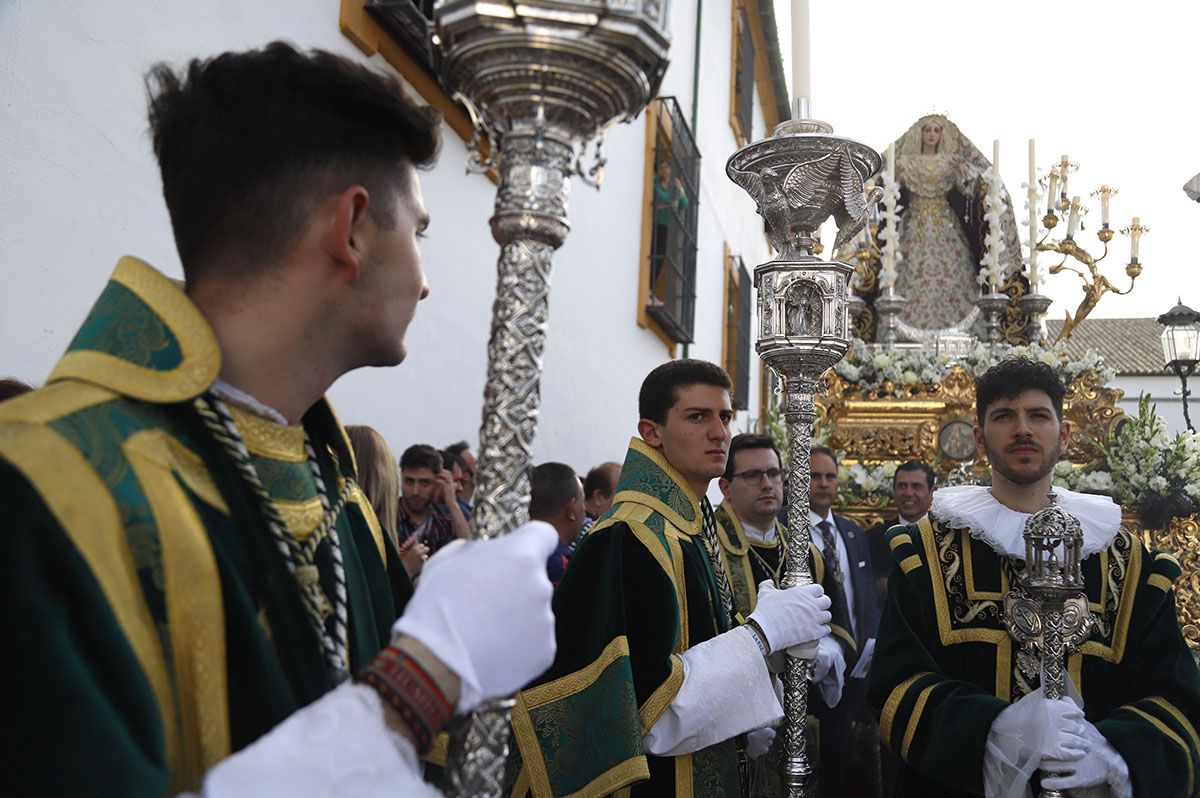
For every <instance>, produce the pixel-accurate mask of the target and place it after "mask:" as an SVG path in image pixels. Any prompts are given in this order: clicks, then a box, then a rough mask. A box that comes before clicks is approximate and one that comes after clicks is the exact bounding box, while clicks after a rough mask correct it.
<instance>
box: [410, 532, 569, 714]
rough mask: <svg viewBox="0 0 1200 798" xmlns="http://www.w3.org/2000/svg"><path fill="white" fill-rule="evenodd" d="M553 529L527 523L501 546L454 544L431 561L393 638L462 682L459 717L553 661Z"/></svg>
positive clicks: (491, 542) (515, 687)
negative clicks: (412, 641)
mask: <svg viewBox="0 0 1200 798" xmlns="http://www.w3.org/2000/svg"><path fill="white" fill-rule="evenodd" d="M557 543H558V534H557V533H556V532H555V531H554V527H552V526H550V525H549V524H547V523H545V522H543V521H529V522H528V523H525V524H522V525H521V526H520V527H519V528H517V529H516V530H515V531H513V532H512V533H510V534H508V535H505V536H504V537H502V538H499V539H497V540H489V541H461V540H460V541H455V542H454V543H451V544H450V545H449V546H446V547H445V548H443V549H442V550H441V551H439V552H438V553H437V556H435V557H430V558H429V561H428V562H427V563H425V568H424V570H423V571H422V572H421V579H420V581H419V582H418V583H417V590H416V592H415V593H414V594H413V597H412V599H410V600H409V602H408V606H407V607H406V608H405V610H404V614H403V615H402V616H400V619H399V620H398V621H396V623H395V625H394V626H392V634H393V635H401V634H404V635H409V636H411V637H414V638H416V639H417V640H419V641H421V642H422V643H424V644H425V646H426V647H427V648H428V649H429V650H430V651H431V652H433V654H434V656H436V657H437V658H438V659H439V660H441V661H442V663H443V664H444V665H445V666H446V667H447V668H449V669H450V670H452V671H453V672H454V673H455V674H456V675H457V676H458V678H459V679H460V681H461V682H462V686H461V693H460V695H459V699H458V707H457V709H458V711H459V712H467V711H470V710H471V709H473V708H475V707H476V706H478V705H479V704H480V703H481V702H482V701H484V700H485V699H489V698H496V697H499V696H507V695H512V694H513V693H515V692H516V691H517V690H518V689H520V688H521V687H524V686H525V685H526V684H528V683H529V682H530V681H531V680H533V679H534V678H535V677H537V676H538V675H540V674H541V673H542V672H543V671H545V670H546V668H548V667H550V663H552V662H553V661H554V615H553V613H551V611H550V596H551V593H552V591H553V588H552V587H551V586H550V579H549V578H548V577H547V576H546V560H547V559H548V558H549V557H550V554H551V553H552V552H553V551H554V547H555V545H557Z"/></svg>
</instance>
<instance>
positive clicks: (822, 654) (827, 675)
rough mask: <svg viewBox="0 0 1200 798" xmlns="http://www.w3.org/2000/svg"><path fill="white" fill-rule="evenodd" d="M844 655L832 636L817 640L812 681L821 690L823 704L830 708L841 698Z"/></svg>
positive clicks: (844, 668) (844, 681) (844, 663)
mask: <svg viewBox="0 0 1200 798" xmlns="http://www.w3.org/2000/svg"><path fill="white" fill-rule="evenodd" d="M845 676H846V657H845V656H844V655H843V654H842V647H841V646H840V645H839V644H838V642H837V641H836V640H834V639H833V638H832V637H822V638H821V639H820V640H818V641H817V658H816V661H815V662H814V663H813V675H812V682H813V684H815V685H817V687H818V688H820V690H821V698H822V699H824V700H825V706H827V707H829V708H830V709H832V708H833V707H836V706H837V705H838V702H839V701H841V700H842V687H844V686H845V684H846V680H845Z"/></svg>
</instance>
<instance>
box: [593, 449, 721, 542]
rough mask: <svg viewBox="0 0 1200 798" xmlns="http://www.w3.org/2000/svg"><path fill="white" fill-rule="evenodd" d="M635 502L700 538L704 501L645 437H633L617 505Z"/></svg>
mask: <svg viewBox="0 0 1200 798" xmlns="http://www.w3.org/2000/svg"><path fill="white" fill-rule="evenodd" d="M618 502H632V503H634V504H641V505H645V506H646V507H649V508H650V509H652V510H654V511H655V512H657V513H660V514H662V515H663V517H665V518H666V519H667V521H669V522H670V523H671V524H672V525H673V526H675V527H676V528H678V529H679V530H681V531H683V532H686V533H687V534H689V535H699V534H700V532H701V525H702V524H703V522H704V520H703V516H702V515H701V513H700V499H699V498H698V497H697V496H696V494H695V493H693V492H692V489H691V487H689V486H688V484H687V480H685V479H684V478H683V475H682V474H680V473H679V472H678V471H676V470H675V467H674V466H672V465H671V464H670V463H668V462H667V459H666V458H665V457H663V456H662V454H661V453H660V452H659V451H658V450H657V449H654V448H653V447H651V446H650V445H649V444H647V443H646V442H645V441H643V440H642V439H641V438H631V439H630V441H629V451H628V452H627V453H626V455H625V463H624V465H622V466H621V479H620V480H619V481H618V482H617V492H616V495H614V496H613V504H616V503H618Z"/></svg>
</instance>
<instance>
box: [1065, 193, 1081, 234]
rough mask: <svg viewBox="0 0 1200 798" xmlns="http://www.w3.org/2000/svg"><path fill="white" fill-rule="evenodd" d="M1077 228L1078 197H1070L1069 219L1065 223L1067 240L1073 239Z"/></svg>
mask: <svg viewBox="0 0 1200 798" xmlns="http://www.w3.org/2000/svg"><path fill="white" fill-rule="evenodd" d="M1078 226H1079V197H1071V219H1070V221H1068V222H1067V238H1074V237H1075V228H1076V227H1078Z"/></svg>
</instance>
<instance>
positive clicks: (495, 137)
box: [433, 0, 669, 798]
mask: <svg viewBox="0 0 1200 798" xmlns="http://www.w3.org/2000/svg"><path fill="white" fill-rule="evenodd" d="M433 14H434V21H435V23H436V25H437V32H438V41H437V44H438V46H439V47H440V48H441V55H442V58H441V67H442V70H443V73H444V74H443V77H444V80H445V83H446V85H447V86H449V87H451V88H452V89H453V90H454V92H455V98H456V99H457V100H459V101H460V102H462V103H463V104H464V105H465V106H466V108H467V109H468V111H469V112H470V113H471V116H472V119H473V121H474V123H475V127H476V133H477V137H478V138H479V139H486V140H487V142H488V143H489V145H490V146H489V147H488V148H487V155H486V156H484V155H482V154H480V153H479V152H478V151H476V153H475V155H474V157H473V162H474V163H475V165H476V166H477V167H479V168H494V169H495V170H496V172H497V173H498V174H499V181H498V183H499V184H498V186H497V190H496V205H495V214H494V215H493V216H492V219H491V228H492V236H493V237H494V238H495V239H496V241H497V243H499V244H500V247H501V252H500V259H499V262H498V263H497V288H496V301H495V304H494V305H493V306H492V330H491V339H490V340H489V342H488V371H487V383H486V385H485V388H484V397H483V398H484V407H483V423H482V426H481V428H480V432H479V449H480V455H479V471H478V478H477V482H476V488H475V502H476V504H475V512H474V514H473V517H472V524H473V533H474V535H475V537H478V538H491V537H495V536H497V535H503V534H505V533H506V532H508V531H509V530H511V529H513V528H514V527H516V526H517V525H518V524H519V523H521V522H522V521H523V520H524V519H525V517H526V515H527V513H528V506H529V469H530V468H531V466H532V451H531V450H532V445H533V439H534V436H535V434H536V432H537V418H538V405H539V404H540V383H541V372H542V352H543V350H544V348H545V343H546V319H547V314H548V307H549V294H550V271H551V265H552V264H551V259H552V256H553V253H554V250H555V249H557V248H558V247H559V246H560V245H561V244H562V243H563V240H564V239H565V238H566V235H567V232H568V231H569V230H570V225H569V223H568V222H567V201H568V199H569V198H570V188H571V183H570V178H571V176H572V175H578V176H579V177H580V178H581V179H582V180H584V181H585V182H588V183H591V184H593V185H598V183H599V179H600V177H601V176H602V174H603V172H602V169H601V167H602V166H603V158H602V157H601V156H600V150H599V144H597V147H596V162H595V164H594V165H593V166H592V167H590V168H585V167H583V166H582V164H581V161H582V160H583V158H582V156H583V149H584V147H585V146H586V144H587V143H588V142H589V141H591V140H593V139H595V140H596V141H597V142H600V141H603V138H604V133H605V131H606V130H607V129H608V128H609V127H610V126H611V125H613V124H614V123H616V122H619V121H624V120H628V119H631V118H633V117H634V116H636V115H637V114H638V112H639V111H641V109H642V108H643V107H645V105H646V103H647V102H649V101H650V99H651V98H652V97H654V96H655V94H657V92H658V86H659V84H660V83H661V81H662V77H663V74H664V72H665V71H666V66H667V50H668V45H669V42H668V39H667V33H666V32H667V0H643V2H640V3H630V2H627V1H626V0H524V2H522V3H519V4H512V3H480V2H475V1H474V0H439V1H438V2H437V3H435V4H434V7H433ZM511 705H512V702H511V701H507V702H497V703H494V704H493V705H492V706H489V707H486V708H485V709H484V710H482V711H480V712H476V713H474V714H472V715H471V716H469V718H467V719H466V720H465V722H462V723H460V724H459V725H458V726H456V727H455V728H454V729H452V733H451V737H450V748H449V761H448V767H447V779H446V781H447V789H448V791H449V793H450V794H452V795H456V796H472V798H474V796H493V795H499V794H500V792H501V790H502V788H503V776H504V765H505V761H506V759H507V749H508V737H509V728H508V718H509V709H510V708H511Z"/></svg>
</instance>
